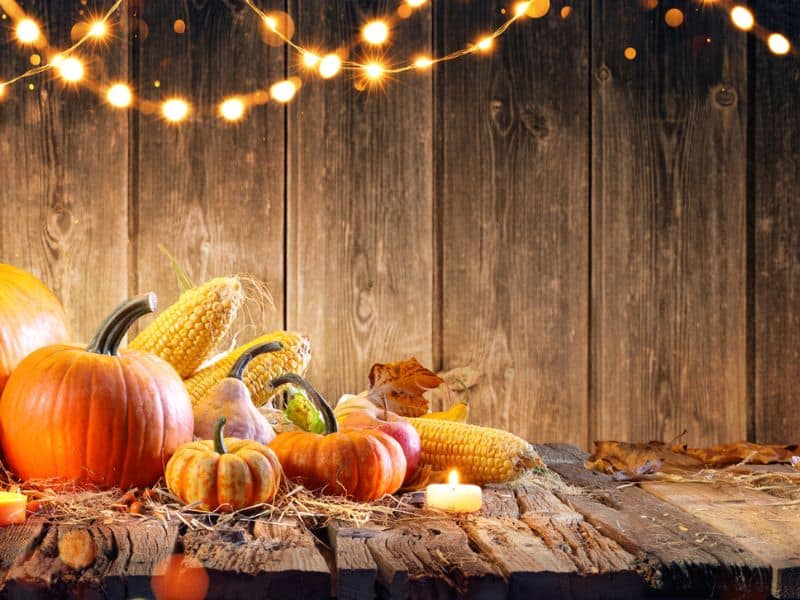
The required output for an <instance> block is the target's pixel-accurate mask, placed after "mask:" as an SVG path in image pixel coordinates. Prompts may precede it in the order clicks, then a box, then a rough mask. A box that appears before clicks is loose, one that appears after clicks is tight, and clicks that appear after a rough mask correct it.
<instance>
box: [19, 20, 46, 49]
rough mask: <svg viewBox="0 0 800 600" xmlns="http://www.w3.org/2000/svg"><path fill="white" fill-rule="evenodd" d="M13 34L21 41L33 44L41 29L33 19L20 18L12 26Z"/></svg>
mask: <svg viewBox="0 0 800 600" xmlns="http://www.w3.org/2000/svg"><path fill="white" fill-rule="evenodd" d="M14 34H15V35H16V36H17V40H19V41H20V42H21V43H23V44H33V43H34V42H35V41H36V40H38V39H39V36H40V35H41V31H39V26H38V25H37V24H36V21H34V20H33V19H22V20H21V21H20V22H19V23H17V26H16V27H15V28H14Z"/></svg>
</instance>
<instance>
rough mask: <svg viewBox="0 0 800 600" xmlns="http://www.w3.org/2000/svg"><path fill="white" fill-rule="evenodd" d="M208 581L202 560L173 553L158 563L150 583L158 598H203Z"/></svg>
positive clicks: (170, 599) (194, 599)
mask: <svg viewBox="0 0 800 600" xmlns="http://www.w3.org/2000/svg"><path fill="white" fill-rule="evenodd" d="M208 583H209V577H208V572H207V571H206V570H205V569H204V568H203V565H202V564H201V563H200V561H198V560H197V559H196V558H193V557H191V556H185V555H183V554H171V555H170V556H168V557H167V558H166V559H164V560H163V561H161V562H160V563H159V564H158V565H156V568H155V569H154V571H153V577H152V580H151V582H150V585H151V587H152V589H153V594H154V595H155V597H156V600H172V599H173V598H180V599H181V600H203V598H205V596H206V593H207V592H208Z"/></svg>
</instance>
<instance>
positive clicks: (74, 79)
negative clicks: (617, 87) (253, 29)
mask: <svg viewBox="0 0 800 600" xmlns="http://www.w3.org/2000/svg"><path fill="white" fill-rule="evenodd" d="M122 1H123V0H115V2H114V4H113V5H112V7H111V8H110V9H109V10H108V11H106V13H105V14H104V15H103V16H102V17H101V18H99V19H97V20H95V21H92V22H91V23H87V24H86V33H85V34H84V35H83V36H81V37H80V39H78V41H77V42H75V43H74V44H73V45H72V46H70V47H69V48H67V49H66V50H63V51H61V52H56V51H54V50H53V49H51V48H50V47H49V45H48V44H47V41H46V39H45V37H44V35H43V34H42V32H41V30H40V28H39V26H38V25H37V24H36V22H35V21H34V20H33V19H31V18H30V17H28V16H27V15H26V14H25V13H24V12H23V11H22V9H21V8H20V7H19V5H18V4H17V3H16V0H0V8H3V10H5V12H6V13H7V14H8V15H9V16H10V17H11V18H12V20H13V21H14V22H15V35H16V38H17V41H18V42H20V43H21V44H24V45H34V46H36V47H37V48H44V49H45V56H46V58H47V59H48V60H47V62H45V64H43V65H41V66H36V67H34V68H33V69H29V70H28V71H25V72H24V73H22V74H20V75H17V76H16V77H13V78H11V79H9V80H7V81H5V82H0V98H2V96H3V95H4V93H5V90H6V87H8V86H11V85H13V84H15V83H17V82H19V81H21V80H23V79H26V78H29V77H33V76H35V75H38V74H40V73H43V72H45V71H48V70H51V69H54V70H56V71H57V72H58V74H59V76H60V77H61V79H63V80H64V81H65V82H67V83H71V84H78V83H81V84H82V85H84V86H86V87H87V88H89V89H90V90H91V91H93V92H95V93H96V94H97V95H98V96H101V97H104V98H105V100H106V101H107V102H108V103H109V104H110V105H111V106H113V107H116V108H129V107H134V108H136V109H138V110H139V111H141V112H144V113H153V114H156V113H158V114H160V115H161V116H162V117H163V118H164V119H165V120H167V121H168V122H171V123H179V122H181V121H184V120H185V119H186V118H187V117H188V116H189V114H190V112H191V106H190V104H189V103H188V102H187V101H186V100H184V99H183V98H180V97H172V98H168V99H166V100H164V101H163V102H154V101H151V100H147V99H145V98H134V95H133V92H132V90H131V88H130V86H128V85H127V84H126V83H124V82H116V83H112V84H110V85H101V84H99V83H97V82H95V81H93V80H92V79H91V78H90V77H88V75H87V74H86V70H85V68H84V66H83V63H82V62H81V60H80V59H79V58H78V57H76V56H72V54H73V53H74V52H75V51H76V50H77V49H78V48H80V47H81V46H83V45H84V44H85V43H86V42H88V41H89V40H92V39H94V40H100V39H103V38H104V37H105V36H106V35H107V34H108V32H109V29H110V27H109V23H108V22H109V20H110V19H111V17H112V15H113V13H114V12H115V11H116V10H117V9H118V8H119V7H120V5H121V4H122ZM404 2H405V5H406V6H407V7H408V8H409V9H411V8H418V7H421V6H422V5H424V4H425V3H426V2H427V0H404ZM245 3H246V4H247V6H248V7H249V8H250V9H251V10H252V11H253V12H254V13H255V14H256V15H257V16H258V17H259V18H260V19H261V21H262V22H263V23H264V25H265V26H266V28H267V29H268V30H269V31H270V32H271V33H273V34H275V35H276V36H277V37H278V38H279V39H280V40H281V41H282V42H284V43H286V44H287V45H288V46H289V47H290V48H292V49H293V50H295V51H296V52H298V53H299V54H300V55H301V56H302V58H303V63H304V64H305V65H306V66H307V67H311V68H316V69H317V71H318V73H319V75H320V77H322V78H323V79H330V78H331V77H334V76H335V75H337V74H338V73H339V72H340V71H342V70H356V69H357V70H360V71H361V73H362V76H363V80H364V81H365V82H369V83H371V84H377V83H378V81H379V80H381V79H382V78H383V76H384V75H386V74H390V73H401V72H404V71H410V70H412V69H419V70H423V69H428V68H430V67H432V66H433V65H435V64H438V63H441V62H445V61H450V60H455V59H457V58H460V57H462V56H466V55H467V54H472V53H475V52H487V51H488V50H490V49H491V48H492V46H493V45H494V40H496V39H497V38H498V37H499V36H501V35H502V34H503V33H505V31H506V30H507V29H508V28H509V27H510V26H511V25H512V24H513V23H514V22H515V21H517V20H518V19H520V18H522V17H523V16H525V13H526V11H527V10H528V8H529V6H530V5H531V2H530V1H523V2H518V3H517V4H515V5H514V10H513V14H512V16H511V17H510V18H509V19H507V20H506V21H505V22H504V23H503V24H502V25H501V26H500V27H498V28H497V29H495V30H494V31H493V32H492V33H490V34H489V35H486V36H484V37H483V38H481V39H480V40H478V41H477V42H476V43H475V44H473V45H470V46H467V47H466V48H464V49H461V50H457V51H455V52H451V53H450V54H447V55H445V56H441V57H437V58H429V57H418V58H417V59H416V60H415V61H414V63H409V64H406V65H401V66H395V67H387V66H385V65H383V64H382V63H381V62H379V61H377V60H376V61H370V62H367V63H358V62H355V61H349V60H342V58H341V57H340V56H339V55H338V54H337V53H330V54H326V55H324V56H317V55H316V54H315V53H313V52H311V51H310V50H308V49H306V48H303V47H301V46H299V45H298V44H296V43H294V42H293V41H292V40H291V39H290V38H289V37H288V36H287V35H285V34H284V33H283V32H282V31H280V28H279V26H278V21H277V19H275V18H274V17H273V16H271V15H270V14H268V13H265V12H264V11H262V10H261V9H260V8H259V7H258V6H256V4H255V3H254V2H252V0H245ZM388 37H389V26H388V25H387V24H386V22H385V21H382V20H375V21H371V22H369V23H367V24H366V25H364V27H363V29H362V38H363V39H364V41H365V42H367V43H369V44H372V45H375V46H379V45H382V44H383V43H385V42H386V41H387V40H388ZM300 84H301V81H300V79H299V78H297V77H292V78H290V79H285V80H282V81H278V82H276V83H274V84H273V85H272V86H270V88H269V93H267V92H265V91H264V90H258V91H255V92H252V93H249V94H240V95H235V96H231V97H228V98H225V99H223V101H222V102H220V104H219V105H218V106H217V114H218V115H219V116H220V117H221V118H222V119H224V120H226V121H238V120H240V119H242V118H243V117H244V116H245V114H246V112H247V110H248V109H249V108H250V107H251V106H254V105H259V104H265V103H267V102H268V101H269V99H270V98H272V99H273V100H275V101H277V102H280V103H287V102H290V101H291V100H292V99H293V98H294V96H295V95H296V93H297V91H298V90H299V88H300ZM357 87H359V86H357ZM365 87H366V86H365V85H361V86H360V87H359V89H364V88H365Z"/></svg>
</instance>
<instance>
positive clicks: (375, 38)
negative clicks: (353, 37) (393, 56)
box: [361, 21, 389, 46]
mask: <svg viewBox="0 0 800 600" xmlns="http://www.w3.org/2000/svg"><path fill="white" fill-rule="evenodd" d="M361 37H362V38H364V41H365V42H367V43H369V44H372V45H374V46H380V45H381V44H383V43H384V42H385V41H386V40H387V39H389V26H388V25H387V24H386V23H385V22H384V21H370V22H369V23H367V24H366V25H364V29H362V30H361Z"/></svg>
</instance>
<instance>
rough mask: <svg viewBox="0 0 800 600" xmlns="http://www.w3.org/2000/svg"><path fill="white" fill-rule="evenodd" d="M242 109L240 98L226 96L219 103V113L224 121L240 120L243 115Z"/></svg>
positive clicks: (242, 103)
mask: <svg viewBox="0 0 800 600" xmlns="http://www.w3.org/2000/svg"><path fill="white" fill-rule="evenodd" d="M244 109H245V106H244V102H243V101H242V99H241V98H236V97H234V98H227V99H225V100H223V101H222V102H221V103H220V105H219V115H220V116H221V117H222V118H223V119H225V120H226V121H230V122H234V121H240V120H241V119H242V117H244Z"/></svg>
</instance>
